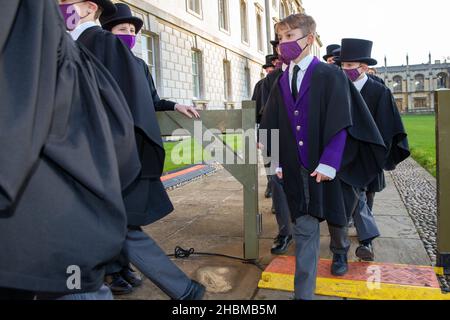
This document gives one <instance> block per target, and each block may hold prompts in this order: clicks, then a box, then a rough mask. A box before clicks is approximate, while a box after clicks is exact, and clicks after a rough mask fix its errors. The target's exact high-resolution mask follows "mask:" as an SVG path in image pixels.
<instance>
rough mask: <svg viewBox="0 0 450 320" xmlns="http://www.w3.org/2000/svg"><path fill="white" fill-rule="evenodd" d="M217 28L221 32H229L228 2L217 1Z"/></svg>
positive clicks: (224, 0) (225, 0)
mask: <svg viewBox="0 0 450 320" xmlns="http://www.w3.org/2000/svg"><path fill="white" fill-rule="evenodd" d="M219 27H220V29H221V30H225V31H229V30H230V22H229V13H228V0H219Z"/></svg>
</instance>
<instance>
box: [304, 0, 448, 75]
mask: <svg viewBox="0 0 450 320" xmlns="http://www.w3.org/2000/svg"><path fill="white" fill-rule="evenodd" d="M303 5H304V7H305V9H306V13H307V14H309V15H312V16H313V17H314V19H315V20H316V22H317V26H318V30H317V31H318V32H319V34H320V36H321V39H322V42H323V44H324V47H323V48H322V53H323V54H325V48H326V46H327V45H329V44H332V43H340V40H341V39H342V38H360V39H367V40H372V41H373V42H374V48H373V52H372V57H373V58H375V59H377V60H378V66H382V65H384V56H385V55H386V56H387V59H388V65H391V66H392V65H402V64H406V53H409V61H410V64H419V63H425V62H428V53H429V52H430V51H431V59H432V61H433V62H434V60H444V57H449V56H450V0H425V1H412V0H409V1H408V0H303ZM448 60H450V59H448Z"/></svg>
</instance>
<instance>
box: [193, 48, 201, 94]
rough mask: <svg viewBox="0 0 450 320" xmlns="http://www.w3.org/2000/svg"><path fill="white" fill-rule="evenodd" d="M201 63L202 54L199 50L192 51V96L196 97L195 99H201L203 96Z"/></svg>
mask: <svg viewBox="0 0 450 320" xmlns="http://www.w3.org/2000/svg"><path fill="white" fill-rule="evenodd" d="M201 61H202V60H201V52H200V51H198V50H192V83H193V87H192V94H193V96H194V99H200V98H201V95H202V90H201V84H202V81H201V72H202V68H201Z"/></svg>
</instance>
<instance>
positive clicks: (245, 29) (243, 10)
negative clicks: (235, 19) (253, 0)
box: [241, 0, 249, 43]
mask: <svg viewBox="0 0 450 320" xmlns="http://www.w3.org/2000/svg"><path fill="white" fill-rule="evenodd" d="M247 17H248V14H247V1H245V0H241V39H242V42H245V43H249V41H248V22H247Z"/></svg>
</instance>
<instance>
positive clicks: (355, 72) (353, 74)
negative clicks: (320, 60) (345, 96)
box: [343, 67, 361, 82]
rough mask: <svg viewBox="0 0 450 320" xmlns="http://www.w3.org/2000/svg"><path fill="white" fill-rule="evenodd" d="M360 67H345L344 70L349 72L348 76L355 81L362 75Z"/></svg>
mask: <svg viewBox="0 0 450 320" xmlns="http://www.w3.org/2000/svg"><path fill="white" fill-rule="evenodd" d="M359 68H360V67H358V68H355V69H343V70H344V72H345V73H346V74H347V77H348V78H349V79H350V80H351V81H352V82H355V81H356V80H358V78H359V77H360V76H361V72H359V71H358V69H359Z"/></svg>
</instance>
